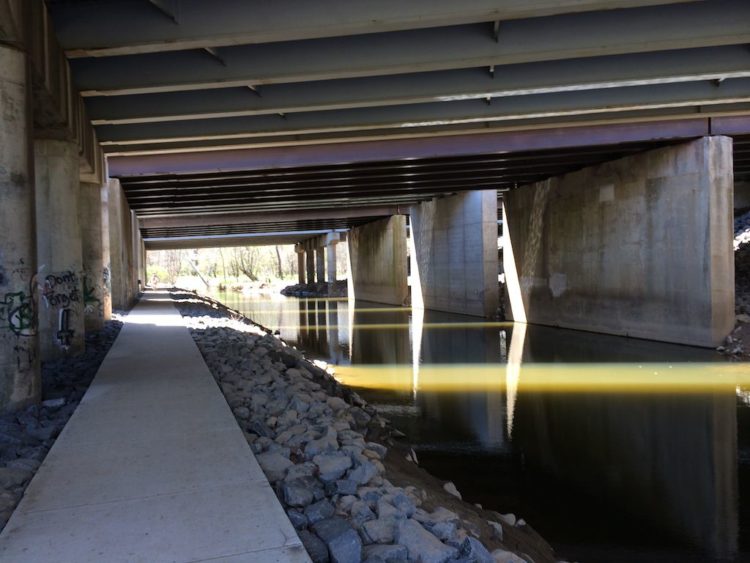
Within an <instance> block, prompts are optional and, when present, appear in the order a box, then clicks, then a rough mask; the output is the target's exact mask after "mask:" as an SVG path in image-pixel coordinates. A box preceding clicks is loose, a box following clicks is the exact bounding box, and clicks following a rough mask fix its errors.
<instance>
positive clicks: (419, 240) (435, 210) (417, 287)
mask: <svg viewBox="0 0 750 563" xmlns="http://www.w3.org/2000/svg"><path fill="white" fill-rule="evenodd" d="M410 244H411V245H412V247H411V280H412V305H413V306H415V307H424V308H427V309H434V310H437V311H447V312H452V313H463V314H467V315H477V316H483V317H491V316H493V315H494V314H495V313H496V312H497V308H498V305H499V298H498V282H497V273H498V263H497V191H496V190H477V191H471V192H464V193H462V194H458V195H455V196H452V197H447V198H443V199H434V200H432V201H428V202H425V203H422V204H419V205H415V206H414V207H412V208H411V241H410Z"/></svg>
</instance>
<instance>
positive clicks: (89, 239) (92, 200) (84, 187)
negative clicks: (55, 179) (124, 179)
mask: <svg viewBox="0 0 750 563" xmlns="http://www.w3.org/2000/svg"><path fill="white" fill-rule="evenodd" d="M101 197H102V196H101V186H100V185H99V184H87V183H84V182H81V191H80V215H81V249H82V254H83V303H84V324H85V326H86V330H98V329H100V328H101V327H102V326H104V300H105V295H106V293H107V284H106V278H107V277H108V276H106V275H105V273H104V250H103V248H102V247H103V244H104V235H103V232H102V199H101Z"/></svg>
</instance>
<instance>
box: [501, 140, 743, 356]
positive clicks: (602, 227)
mask: <svg viewBox="0 0 750 563" xmlns="http://www.w3.org/2000/svg"><path fill="white" fill-rule="evenodd" d="M732 189H733V172H732V140H731V139H730V138H729V137H720V136H713V137H703V138H700V139H698V140H695V141H692V142H689V143H685V144H681V145H676V146H671V147H666V148H659V149H655V150H651V151H649V152H646V153H640V154H636V155H634V156H629V157H626V158H622V159H619V160H615V161H611V162H606V163H604V164H600V165H597V166H592V167H589V168H585V169H583V170H579V171H577V172H573V173H570V174H566V175H563V176H560V177H556V178H552V179H550V180H546V181H543V182H539V183H536V184H532V185H528V186H525V187H522V188H519V189H517V190H513V191H511V192H510V193H508V194H506V195H505V196H504V200H503V210H504V220H505V229H504V232H505V241H504V254H503V261H504V266H505V275H506V282H507V292H508V295H507V307H506V310H507V311H509V312H510V314H511V315H512V318H513V319H514V320H516V321H521V322H529V323H537V324H543V325H552V326H560V327H565V328H574V329H582V330H588V331H593V332H602V333H609V334H619V335H628V336H635V337H639V338H647V339H652V340H662V341H668V342H677V343H681V344H690V345H697V346H709V347H713V346H716V345H718V344H720V343H721V341H722V340H723V339H724V337H725V336H726V335H727V334H728V333H729V332H730V331H731V330H732V328H733V326H734V260H733V251H732V238H733V229H732V207H733V206H732Z"/></svg>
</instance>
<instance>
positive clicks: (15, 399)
mask: <svg viewBox="0 0 750 563" xmlns="http://www.w3.org/2000/svg"><path fill="white" fill-rule="evenodd" d="M26 69H27V67H26V55H25V53H24V52H23V51H21V50H17V49H15V48H12V47H7V46H5V45H2V44H0V100H2V101H1V102H0V104H2V111H1V112H0V225H2V229H3V233H2V236H1V237H0V412H2V411H10V410H15V409H17V408H21V407H23V406H24V405H26V404H28V403H30V402H34V401H37V400H38V399H39V395H40V392H41V381H40V377H39V354H38V335H37V327H38V325H37V296H36V288H37V283H36V279H35V274H36V241H35V236H36V233H35V227H34V214H35V209H34V184H33V164H32V159H31V157H32V152H31V144H30V134H31V126H30V111H31V106H30V103H29V101H30V100H29V97H30V88H28V87H27V85H28V82H27V72H26Z"/></svg>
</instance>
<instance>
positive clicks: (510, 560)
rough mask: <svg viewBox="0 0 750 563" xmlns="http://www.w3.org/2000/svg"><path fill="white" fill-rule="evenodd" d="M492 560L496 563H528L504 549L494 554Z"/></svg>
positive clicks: (497, 550)
mask: <svg viewBox="0 0 750 563" xmlns="http://www.w3.org/2000/svg"><path fill="white" fill-rule="evenodd" d="M492 558H493V559H494V563H526V560H525V559H523V558H521V557H519V556H518V555H516V554H515V553H513V552H512V551H505V550H504V549H496V550H495V551H493V552H492Z"/></svg>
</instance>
